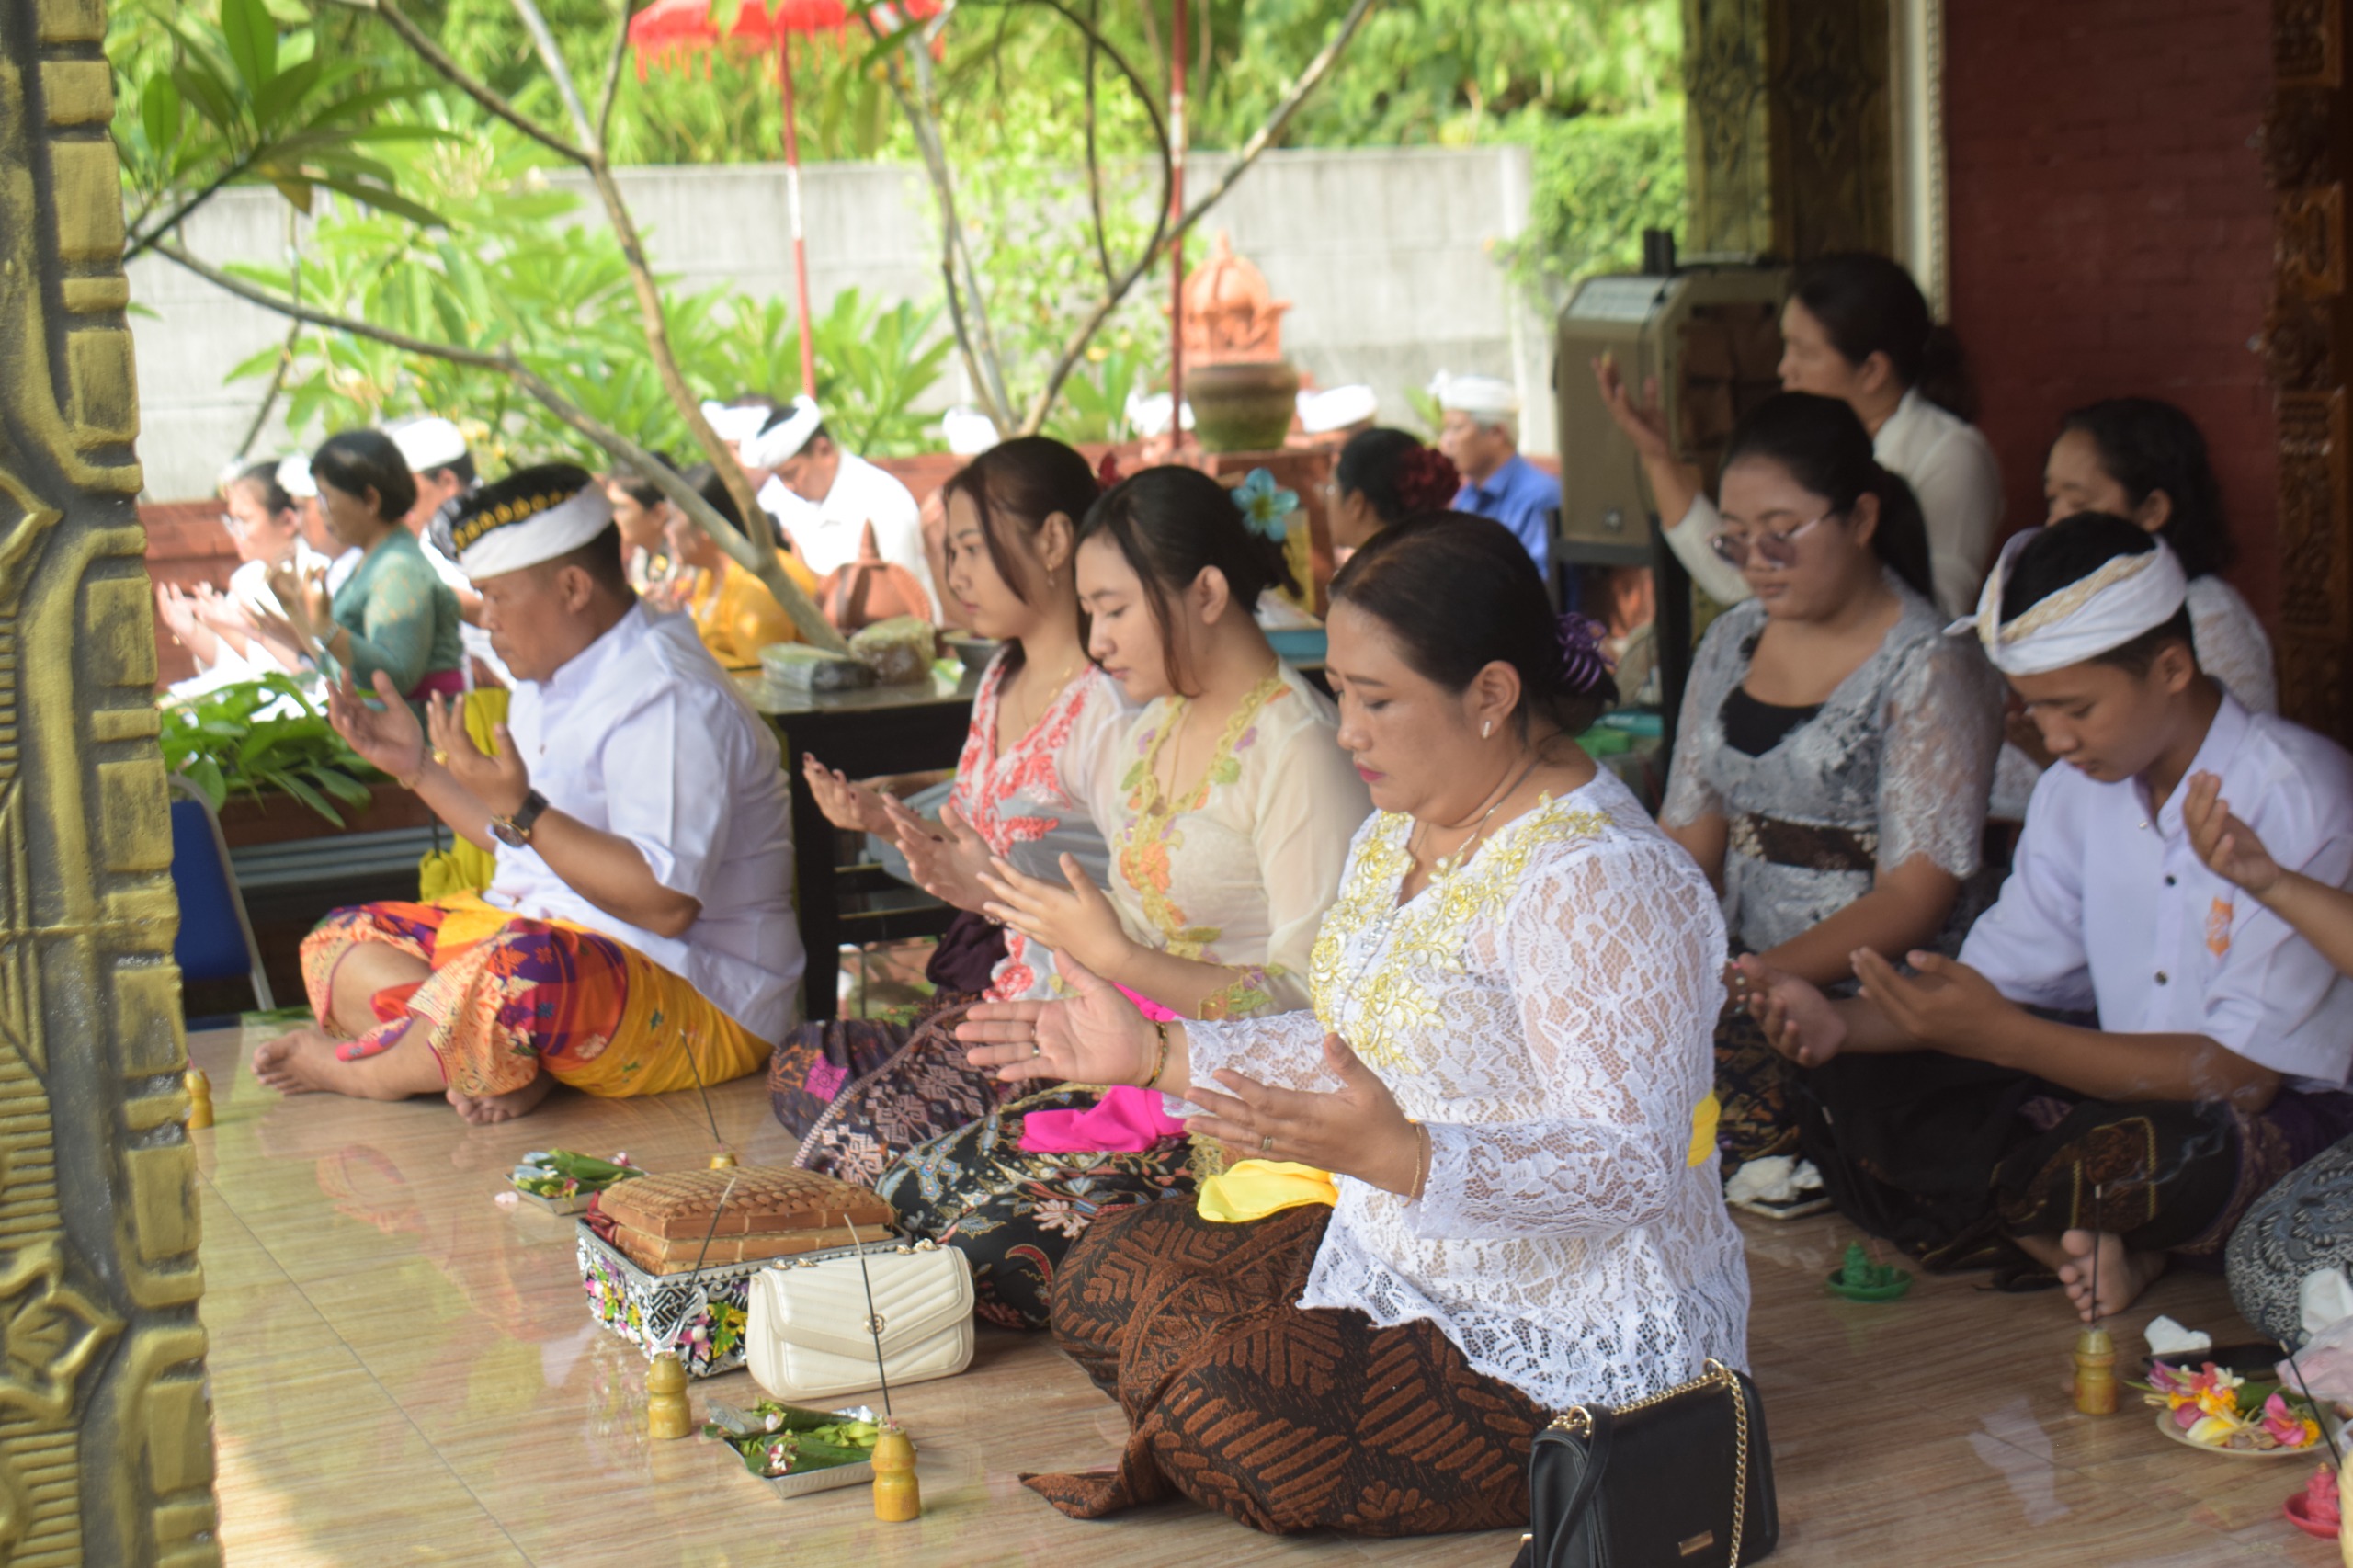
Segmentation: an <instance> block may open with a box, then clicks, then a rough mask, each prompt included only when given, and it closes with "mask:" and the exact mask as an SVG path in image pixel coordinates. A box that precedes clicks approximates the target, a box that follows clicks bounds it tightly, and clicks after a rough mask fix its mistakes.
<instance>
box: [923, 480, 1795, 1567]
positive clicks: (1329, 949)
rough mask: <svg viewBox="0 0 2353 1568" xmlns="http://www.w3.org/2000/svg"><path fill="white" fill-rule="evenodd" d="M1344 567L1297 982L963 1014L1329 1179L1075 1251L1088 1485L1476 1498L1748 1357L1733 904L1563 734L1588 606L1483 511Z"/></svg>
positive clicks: (1397, 1521) (1136, 1219)
mask: <svg viewBox="0 0 2353 1568" xmlns="http://www.w3.org/2000/svg"><path fill="white" fill-rule="evenodd" d="M1332 595H1333V610H1332V615H1331V619H1330V631H1331V654H1330V661H1329V665H1328V669H1329V672H1330V675H1331V678H1332V682H1333V686H1334V688H1335V690H1336V693H1337V695H1338V697H1339V713H1340V727H1339V732H1338V734H1339V741H1340V744H1341V745H1342V746H1343V747H1345V748H1346V749H1347V751H1348V752H1349V754H1350V755H1351V756H1352V757H1353V759H1354V761H1355V763H1356V765H1357V768H1358V772H1359V773H1361V774H1362V775H1363V777H1364V778H1365V780H1366V782H1367V784H1368V785H1369V786H1370V790H1371V794H1372V800H1373V803H1374V805H1375V807H1376V808H1377V810H1376V812H1375V814H1374V815H1373V817H1372V818H1371V819H1370V821H1369V822H1367V823H1366V824H1365V825H1364V826H1363V827H1362V828H1361V829H1359V830H1358V834H1357V835H1356V841H1355V844H1354V846H1353V847H1352V849H1351V852H1350V856H1349V859H1348V863H1347V870H1346V872H1345V873H1344V875H1343V878H1342V881H1341V886H1340V893H1339V898H1338V901H1337V902H1336V903H1335V904H1334V905H1333V907H1332V909H1331V911H1330V913H1329V914H1328V915H1326V916H1325V918H1324V925H1323V927H1322V930H1321V932H1320V934H1319V935H1318V937H1317V939H1316V942H1315V945H1314V949H1313V957H1312V961H1311V966H1310V975H1309V979H1310V991H1311V994H1312V999H1313V1007H1312V1009H1311V1010H1304V1011H1300V1012H1294V1013H1289V1014H1282V1015H1279V1016H1274V1017H1258V1018H1250V1019H1238V1020H1227V1021H1221V1022H1211V1021H1205V1020H1201V1019H1176V1020H1174V1021H1169V1022H1165V1023H1163V1024H1159V1025H1155V1024H1154V1023H1152V1022H1149V1021H1147V1020H1146V1019H1145V1018H1144V1017H1142V1015H1141V1014H1140V1013H1139V1012H1137V1011H1136V1009H1135V1008H1134V1007H1132V1006H1131V1005H1130V1004H1129V1003H1127V1002H1126V1001H1125V1000H1123V999H1122V998H1121V997H1120V994H1119V993H1118V991H1117V990H1115V989H1114V988H1113V987H1111V986H1109V985H1108V984H1103V983H1098V982H1096V981H1095V980H1094V978H1093V977H1092V976H1091V975H1088V974H1086V972H1085V971H1079V970H1077V969H1076V968H1075V966H1067V965H1066V966H1065V969H1064V974H1065V976H1066V978H1068V979H1069V980H1070V981H1071V982H1072V983H1074V985H1075V987H1076V990H1077V994H1076V995H1075V996H1074V998H1072V999H1070V1000H1067V1001H1060V1002H1053V1003H1039V1002H1011V1003H1004V1004H996V1005H989V1006H979V1007H975V1008H974V1009H973V1010H972V1013H971V1014H970V1016H969V1018H968V1021H967V1022H966V1023H965V1024H964V1025H963V1026H962V1028H961V1029H960V1030H959V1034H960V1036H961V1038H962V1039H963V1040H966V1041H968V1042H969V1043H970V1044H971V1045H972V1051H971V1060H972V1062H973V1064H974V1065H975V1066H981V1067H986V1068H990V1069H993V1070H995V1072H996V1073H997V1074H999V1075H1000V1076H1002V1077H1005V1078H1008V1079H1029V1078H1043V1079H1046V1080H1048V1081H1050V1082H1061V1081H1065V1080H1074V1081H1077V1082H1081V1083H1092V1084H1134V1085H1144V1086H1148V1087H1156V1088H1158V1089H1160V1090H1161V1091H1162V1092H1163V1093H1164V1094H1165V1096H1167V1103H1168V1105H1169V1107H1170V1109H1171V1113H1172V1114H1179V1113H1181V1114H1184V1115H1187V1116H1188V1117H1189V1118H1190V1119H1191V1125H1192V1127H1193V1129H1194V1131H1198V1132H1200V1133H1204V1134H1206V1135H1208V1136H1210V1137H1213V1138H1216V1139H1219V1140H1221V1141H1222V1142H1225V1143H1227V1144H1228V1145H1229V1146H1233V1147H1236V1148H1239V1149H1241V1150H1242V1151H1244V1152H1245V1153H1249V1154H1252V1155H1255V1156H1256V1157H1257V1158H1258V1159H1260V1160H1264V1161H1268V1162H1276V1163H1290V1164H1293V1165H1300V1166H1308V1167H1313V1168H1314V1169H1315V1170H1319V1171H1328V1172H1331V1173H1333V1181H1334V1184H1335V1185H1336V1202H1334V1203H1333V1204H1331V1206H1329V1207H1326V1206H1324V1205H1323V1204H1320V1203H1313V1202H1310V1203H1305V1204H1302V1205H1300V1206H1296V1207H1290V1208H1284V1209H1279V1210H1277V1211H1275V1212H1273V1213H1271V1214H1267V1215H1265V1216H1263V1217H1261V1218H1257V1219H1255V1220H1250V1221H1243V1222H1221V1221H1219V1220H1217V1219H1214V1218H1211V1213H1210V1212H1209V1207H1210V1206H1209V1205H1207V1204H1206V1203H1205V1204H1204V1205H1203V1206H1202V1207H1201V1208H1199V1209H1197V1208H1196V1207H1194V1206H1193V1205H1190V1204H1184V1203H1175V1202H1160V1203H1147V1204H1142V1205H1140V1206H1137V1207H1135V1208H1131V1209H1126V1210H1119V1211H1117V1212H1114V1213H1109V1214H1106V1215H1103V1216H1101V1217H1100V1218H1098V1219H1097V1221H1096V1222H1095V1224H1094V1226H1093V1227H1092V1228H1091V1229H1090V1230H1089V1231H1088V1232H1087V1233H1086V1235H1085V1236H1084V1237H1082V1238H1081V1239H1080V1240H1079V1241H1078V1242H1077V1243H1076V1244H1074V1245H1073V1247H1072V1248H1071V1251H1070V1253H1069V1254H1068V1256H1066V1257H1065V1258H1064V1260H1063V1267H1062V1270H1061V1272H1060V1274H1059V1275H1058V1277H1057V1278H1056V1281H1055V1294H1054V1301H1053V1313H1052V1316H1053V1325H1054V1330H1055V1333H1056V1335H1058V1336H1059V1338H1060V1339H1061V1341H1062V1343H1063V1347H1064V1348H1065V1349H1067V1350H1068V1351H1069V1352H1070V1353H1071V1355H1072V1356H1073V1357H1074V1358H1076V1359H1077V1361H1078V1362H1079V1364H1080V1365H1081V1366H1082V1367H1084V1368H1085V1369H1086V1371H1087V1372H1088V1374H1089V1375H1090V1376H1091V1377H1092V1378H1093V1379H1094V1380H1095V1381H1096V1383H1097V1386H1098V1387H1100V1388H1102V1389H1103V1390H1104V1392H1107V1393H1109V1394H1111V1395H1112V1396H1113V1397H1114V1398H1116V1399H1118V1400H1119V1401H1120V1404H1121V1406H1122V1407H1123V1410H1124V1413H1125V1415H1126V1416H1127V1418H1128V1422H1129V1426H1130V1433H1131V1435H1130V1437H1129V1440H1128V1443H1127V1446H1126V1449H1125V1450H1124V1451H1123V1453H1122V1456H1121V1459H1120V1465H1119V1468H1118V1469H1117V1470H1116V1471H1108V1472H1103V1473H1098V1474H1087V1475H1053V1476H1036V1477H1032V1478H1029V1484H1030V1485H1031V1487H1032V1488H1034V1489H1035V1490H1037V1491H1039V1492H1040V1493H1041V1494H1044V1495H1045V1496H1046V1497H1047V1498H1048V1499H1049V1500H1050V1501H1051V1502H1052V1503H1053V1504H1054V1505H1055V1506H1057V1507H1059V1508H1061V1509H1062V1510H1063V1512H1065V1513H1067V1514H1071V1515H1073V1516H1075V1517H1101V1516H1103V1515H1106V1514H1110V1513H1113V1512H1116V1511H1119V1510H1120V1509H1123V1508H1127V1507H1130V1506H1136V1505H1140V1504H1143V1503H1149V1502H1152V1501H1154V1500H1156V1499H1160V1498H1165V1497H1167V1496H1170V1495H1172V1494H1180V1493H1181V1494H1185V1495H1188V1496H1189V1497H1191V1498H1193V1499H1194V1500H1195V1501H1197V1502H1199V1503H1201V1504H1202V1505H1204V1506H1210V1507H1213V1508H1217V1509H1219V1510H1221V1511H1222V1512H1225V1513H1227V1514H1230V1515H1232V1516H1233V1517H1236V1518H1239V1519H1241V1520H1242V1521H1244V1522H1245V1523H1247V1524H1250V1525H1252V1526H1254V1527H1256V1528H1259V1529H1264V1530H1270V1531H1278V1532H1290V1531H1296V1530H1304V1529H1315V1528H1328V1529H1336V1530H1341V1531H1345V1532H1348V1533H1353V1534H1361V1535H1415V1534H1431V1533H1438V1532H1442V1531H1450V1530H1469V1529H1494V1528H1502V1527H1505V1526H1509V1525H1512V1524H1514V1523H1516V1522H1518V1521H1524V1520H1525V1519H1526V1517H1527V1513H1528V1484H1527V1468H1528V1454H1529V1444H1530V1441H1531V1439H1532V1438H1533V1437H1534V1435H1535V1433H1536V1432H1537V1431H1538V1430H1539V1429H1540V1427H1541V1426H1543V1425H1544V1423H1545V1421H1546V1420H1547V1419H1549V1417H1550V1414H1551V1413H1552V1412H1554V1411H1558V1410H1561V1409H1563V1408H1565V1407H1567V1406H1569V1405H1572V1404H1576V1403H1582V1402H1588V1401H1590V1402H1598V1403H1608V1404H1620V1403H1626V1402H1629V1401H1632V1400H1635V1399H1639V1398H1641V1397H1643V1396H1644V1395H1646V1394H1650V1393H1655V1392H1661V1391H1664V1390H1665V1389H1667V1388H1670V1387H1672V1386H1674V1385H1676V1384H1677V1383H1679V1382H1683V1381H1687V1380H1688V1379H1690V1378H1692V1377H1695V1376H1697V1375H1698V1374H1699V1371H1700V1370H1701V1368H1702V1365H1703V1363H1704V1362H1705V1361H1706V1360H1707V1359H1708V1358H1717V1359H1719V1360H1722V1361H1724V1362H1727V1363H1730V1364H1732V1365H1734V1366H1738V1365H1741V1364H1743V1363H1745V1344H1746V1325H1747V1315H1748V1281H1747V1274H1746V1270H1745V1266H1744V1263H1743V1259H1742V1255H1741V1245H1740V1239H1739V1235H1738V1233H1736V1232H1735V1231H1734V1230H1733V1225H1732V1222H1731V1221H1730V1219H1729V1218H1728V1217H1727V1215H1726V1214H1725V1211H1724V1207H1723V1203H1722V1199H1721V1197H1720V1195H1719V1192H1718V1177H1717V1171H1716V1165H1717V1154H1716V1150H1715V1141H1714V1136H1713V1117H1712V1111H1713V1107H1714V1100H1713V1097H1712V1096H1711V1074H1712V1057H1711V1033H1712V1029H1713V1025H1714V1022H1715V1017H1716V1013H1717V1008H1718V1006H1719V1002H1720V998H1721V995H1722V983H1721V981H1720V980H1719V978H1718V967H1719V965H1720V964H1721V962H1722V952H1723V943H1724V930H1723V921H1722V915H1721V913H1720V912H1719V910H1718V907H1717V903H1716V899H1715V897H1714V895H1713V893H1712V892H1711V889H1710V888H1709V885H1708V882H1707V880H1706V878H1705V877H1703V876H1702V875H1701V874H1700V872H1699V868H1698V867H1697V866H1696V865H1694V864H1693V862H1692V861H1691V859H1690V858H1689V857H1688V855H1686V854H1684V853H1683V852H1682V851H1681V850H1680V849H1679V848H1677V846H1675V845H1674V844H1673V843H1671V842H1670V841H1669V840H1668V839H1667V838H1666V836H1665V835H1664V834H1662V833H1661V832H1660V831H1659V829H1658V827H1657V826H1656V825H1655V824H1654V823H1653V822H1652V821H1651V820H1650V818H1649V817H1648V816H1646V815H1645V814H1643V810H1642V807H1641V806H1640V805H1639V804H1637V803H1636V801H1635V800H1634V798H1633V796H1632V795H1631V794H1630V793H1629V792H1628V791H1627V790H1626V789H1625V788H1624V786H1622V785H1621V784H1620V783H1619V782H1618V781H1617V780H1616V779H1615V778H1613V777H1611V776H1610V775H1609V774H1608V773H1606V772H1603V771H1601V770H1599V769H1597V767H1595V765H1594V763H1593V761H1592V759H1591V758H1589V757H1588V756H1586V754H1585V752H1584V751H1583V750H1582V749H1580V748H1579V747H1578V746H1577V744H1575V741H1574V738H1573V737H1574V736H1575V735H1576V734H1577V733H1580V732H1581V731H1582V730H1583V729H1584V728H1585V726H1586V724H1587V723H1589V722H1591V720H1592V719H1593V717H1594V716H1595V715H1596V714H1597V712H1598V711H1599V710H1601V708H1602V707H1603V706H1604V705H1606V704H1607V703H1608V701H1609V700H1611V699H1612V698H1613V697H1614V688H1613V686H1612V683H1611V679H1610V676H1609V672H1608V668H1607V667H1606V665H1604V663H1603V661H1602V659H1601V656H1600V654H1599V653H1598V651H1597V644H1596V641H1595V639H1596V635H1597V630H1598V629H1597V628H1595V627H1594V626H1593V625H1592V624H1591V623H1590V622H1586V621H1582V620H1578V619H1567V620H1563V619H1557V618H1555V617H1554V616H1553V614H1552V609H1551V607H1550V605H1549V603H1548V601H1547V599H1546V597H1545V594H1544V589H1543V585H1542V583H1541V582H1540V579H1539V577H1538V576H1537V574H1536V570H1535V567H1534V566H1533V564H1532V563H1531V562H1529V558H1528V555H1527V552H1526V551H1523V550H1522V549H1521V548H1520V547H1519V545H1518V542H1517V541H1516V540H1514V539H1513V537H1512V535H1511V534H1510V533H1509V532H1508V531H1507V530H1506V529H1505V528H1502V527H1501V526H1500V525H1498V524H1495V523H1492V522H1488V521H1485V520H1483V519H1469V518H1449V519H1445V520H1443V521H1431V522H1416V523H1408V524H1405V525H1404V526H1402V527H1399V528H1391V529H1388V530H1385V531H1384V532H1382V533H1381V534H1380V535H1379V536H1378V537H1376V538H1375V539H1374V540H1372V541H1371V542H1370V543H1369V544H1367V545H1366V546H1365V547H1364V548H1363V550H1361V551H1359V552H1358V554H1357V555H1356V556H1355V557H1354V559H1352V560H1351V561H1350V562H1348V564H1347V567H1346V568H1345V569H1344V570H1343V571H1342V572H1341V573H1340V574H1339V575H1338V577H1336V579H1335V580H1334V583H1333V585H1332ZM1473 607H1475V608H1473ZM1270 1367H1273V1368H1281V1369H1284V1370H1283V1372H1282V1374H1281V1375H1280V1376H1269V1375H1268V1374H1267V1370H1266V1369H1268V1368H1270ZM1435 1431H1444V1432H1446V1433H1447V1434H1448V1437H1447V1439H1446V1440H1445V1441H1444V1442H1442V1443H1433V1442H1432V1441H1431V1440H1430V1434H1431V1433H1433V1432H1435ZM1278 1434H1279V1437H1277V1436H1276V1435H1278ZM1262 1439H1263V1440H1262ZM1326 1454H1328V1455H1330V1456H1331V1458H1330V1459H1329V1460H1328V1462H1327V1461H1326V1460H1324V1459H1321V1458H1318V1459H1316V1460H1315V1461H1314V1462H1313V1463H1309V1462H1307V1460H1308V1459H1309V1457H1310V1456H1311V1455H1316V1456H1321V1455H1326Z"/></svg>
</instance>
